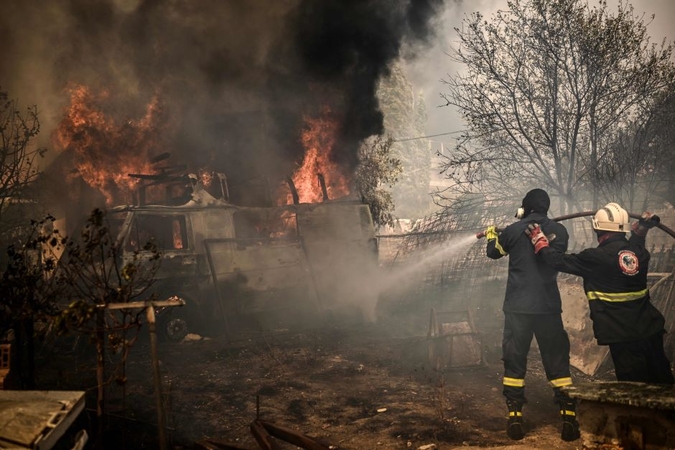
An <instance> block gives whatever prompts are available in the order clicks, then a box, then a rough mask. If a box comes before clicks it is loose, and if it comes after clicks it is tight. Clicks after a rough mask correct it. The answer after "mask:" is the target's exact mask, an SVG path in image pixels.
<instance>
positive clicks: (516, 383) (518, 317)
mask: <svg viewBox="0 0 675 450" xmlns="http://www.w3.org/2000/svg"><path fill="white" fill-rule="evenodd" d="M504 316H505V317H504V337H503V339H502V359H503V360H504V380H503V385H504V387H503V391H502V393H503V394H504V397H506V401H507V402H518V403H525V402H526V399H525V374H526V372H527V355H528V353H529V351H530V344H531V343H532V337H533V336H534V337H536V339H537V345H538V346H539V352H540V354H541V360H542V363H543V365H544V370H545V372H546V378H547V379H548V381H549V383H550V384H551V387H552V388H553V394H554V400H555V401H556V402H561V401H564V400H565V399H567V396H566V395H565V394H564V393H562V392H561V390H560V388H561V387H563V386H569V385H571V384H572V377H571V376H570V341H569V337H568V336H567V332H566V331H565V328H564V327H563V322H562V317H561V315H560V314H517V313H504Z"/></svg>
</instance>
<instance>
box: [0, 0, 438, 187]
mask: <svg viewBox="0 0 675 450" xmlns="http://www.w3.org/2000/svg"><path fill="white" fill-rule="evenodd" d="M9 3H10V4H9V5H3V6H2V7H0V37H1V38H2V42H3V45H2V46H1V47H0V62H1V66H0V89H2V90H7V91H9V92H10V94H11V95H12V96H13V97H18V98H19V100H20V101H22V102H24V103H30V104H33V103H35V104H38V105H39V107H40V109H41V110H42V111H43V116H42V119H43V124H44V125H45V126H44V127H43V133H42V136H43V137H44V136H48V135H49V133H50V131H51V130H52V129H53V128H54V127H55V126H56V125H57V124H58V122H59V120H60V117H61V114H62V109H61V108H63V106H64V105H66V104H67V102H68V96H67V93H66V91H65V89H66V88H67V86H69V85H71V84H73V83H76V84H84V85H86V86H89V87H90V88H91V89H98V90H103V89H105V90H106V91H108V92H109V93H110V97H109V98H110V102H109V104H108V105H106V111H105V112H106V113H107V114H111V115H114V116H117V117H119V118H120V119H121V120H123V118H125V117H134V116H138V115H139V114H141V113H142V110H143V108H144V106H145V105H146V104H147V103H148V102H149V101H150V99H151V98H153V96H155V95H159V98H160V99H161V100H162V102H163V106H164V108H166V110H167V111H166V112H167V117H171V118H172V120H173V122H172V123H171V126H170V127H169V129H170V130H171V133H172V135H171V136H170V139H169V142H170V144H168V145H169V147H170V148H167V149H166V150H167V151H169V152H171V153H172V158H173V160H174V162H176V163H185V164H188V165H189V166H190V167H195V168H196V167H201V166H204V165H210V166H211V167H213V168H215V169H217V170H219V171H223V172H225V173H226V174H228V177H230V179H231V180H233V182H234V183H235V184H236V183H237V182H243V181H245V180H248V179H255V178H262V177H267V178H270V179H272V180H274V179H283V177H285V176H287V175H289V174H290V173H292V171H293V168H294V164H296V163H297V162H298V160H299V159H300V158H301V156H302V152H303V149H302V146H301V145H300V143H299V141H298V139H299V135H300V132H301V129H302V124H303V117H304V116H305V115H309V116H312V115H315V114H318V113H319V112H320V111H322V110H323V108H326V107H327V108H330V110H331V111H332V113H333V114H334V116H335V117H336V118H338V119H339V120H340V123H341V124H342V127H341V129H340V135H339V139H338V149H339V151H338V152H337V155H338V158H339V161H338V162H339V163H340V164H342V165H343V167H345V168H347V169H351V168H353V167H354V165H355V164H356V149H357V148H358V145H359V143H360V142H361V141H362V140H363V139H364V138H366V137H368V136H370V135H373V134H379V133H381V132H382V129H383V123H382V112H381V111H380V109H379V105H378V102H377V98H376V95H375V94H376V88H377V83H378V81H379V80H380V79H381V77H382V76H383V75H386V74H387V73H388V70H389V68H390V67H391V65H392V63H393V62H394V61H396V60H397V59H398V58H400V57H403V56H406V57H410V56H415V52H416V51H418V49H420V48H423V44H424V43H425V42H426V41H427V40H428V39H429V37H431V36H432V35H433V31H434V19H435V18H436V17H438V15H439V13H440V12H441V8H442V6H443V5H442V4H443V0H275V1H270V0H228V1H214V0H182V1H167V0H56V1H51V2H44V1H42V0H23V1H21V2H9ZM404 53H405V55H404Z"/></svg>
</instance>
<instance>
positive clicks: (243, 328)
mask: <svg viewBox="0 0 675 450" xmlns="http://www.w3.org/2000/svg"><path fill="white" fill-rule="evenodd" d="M190 179H191V180H192V181H193V185H192V195H191V198H190V200H189V201H187V202H185V203H184V204H181V205H162V204H145V203H143V202H141V203H140V204H138V205H134V206H119V207H115V208H112V209H111V210H110V215H111V217H112V218H113V221H114V222H115V223H116V224H117V227H118V229H119V234H118V243H119V246H120V248H121V249H122V258H121V259H122V263H124V261H126V260H128V259H130V258H133V254H134V253H136V252H140V254H141V255H142V254H143V252H144V250H143V245H144V243H146V242H149V241H152V242H154V243H155V244H156V245H157V247H158V249H159V251H160V253H161V265H160V269H159V272H158V273H157V275H156V281H155V283H154V285H153V293H154V294H156V295H157V296H158V298H168V297H170V296H178V297H180V298H182V299H183V300H185V301H186V307H183V308H167V309H166V310H164V311H160V313H159V316H158V323H159V324H160V333H161V335H163V337H165V338H166V339H168V340H170V341H179V340H182V339H183V338H184V337H185V336H186V335H187V334H188V333H189V332H192V331H195V332H215V333H220V332H222V333H226V334H227V335H228V336H235V335H238V334H240V333H242V332H247V331H259V330H275V329H284V328H288V327H294V326H304V325H312V324H315V323H316V321H317V320H323V319H325V318H326V315H327V314H328V315H329V316H330V315H335V314H339V315H343V314H347V315H349V316H353V315H354V314H357V315H366V316H371V315H372V311H373V310H374V307H375V303H376V301H377V296H376V294H375V293H373V292H368V290H367V289H364V288H363V286H364V283H363V282H362V281H365V280H368V279H372V277H373V276H375V275H376V271H377V241H376V237H375V228H374V226H373V220H372V217H371V215H370V210H369V208H368V205H366V204H363V203H361V202H358V201H353V200H341V201H339V200H338V201H326V202H320V203H293V204H288V205H283V206H272V207H252V206H245V207H243V206H236V205H233V204H231V203H229V202H228V201H227V200H225V198H223V197H220V198H216V197H214V196H213V195H211V194H210V193H209V192H208V191H207V190H206V189H205V188H204V185H203V184H202V183H201V182H200V181H196V177H191V178H190ZM221 186H223V184H221ZM141 192H142V190H141ZM223 192H226V189H224V190H221V193H223ZM141 197H142V195H141Z"/></svg>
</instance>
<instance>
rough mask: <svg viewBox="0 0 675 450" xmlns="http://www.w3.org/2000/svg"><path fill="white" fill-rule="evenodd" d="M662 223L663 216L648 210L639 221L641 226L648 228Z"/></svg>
mask: <svg viewBox="0 0 675 450" xmlns="http://www.w3.org/2000/svg"><path fill="white" fill-rule="evenodd" d="M659 223H661V218H660V217H659V216H657V215H656V214H652V213H650V212H648V211H645V212H643V213H642V216H641V217H640V220H639V221H638V224H639V226H641V227H645V228H646V229H648V230H649V229H651V228H654V227H655V226H657V225H658V224H659Z"/></svg>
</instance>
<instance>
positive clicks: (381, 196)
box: [354, 136, 401, 225]
mask: <svg viewBox="0 0 675 450" xmlns="http://www.w3.org/2000/svg"><path fill="white" fill-rule="evenodd" d="M392 144H393V139H392V138H391V137H386V138H385V137H383V136H373V137H371V138H370V139H368V140H366V141H365V142H364V143H363V144H362V145H361V147H360V148H359V165H358V167H357V168H356V172H355V175H354V179H355V183H356V189H357V190H358V191H359V193H360V194H361V199H362V200H363V201H364V202H365V203H367V204H368V205H369V206H370V212H371V214H372V216H373V222H374V223H375V224H376V225H391V224H393V222H394V217H393V215H392V210H393V208H394V203H393V200H392V196H391V193H390V192H389V191H388V190H387V189H385V188H384V187H383V186H385V185H387V186H391V185H393V184H394V183H395V182H396V180H397V177H398V175H399V174H400V173H401V162H400V161H399V160H398V159H396V158H394V157H392V156H391V155H390V153H391V147H392Z"/></svg>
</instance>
